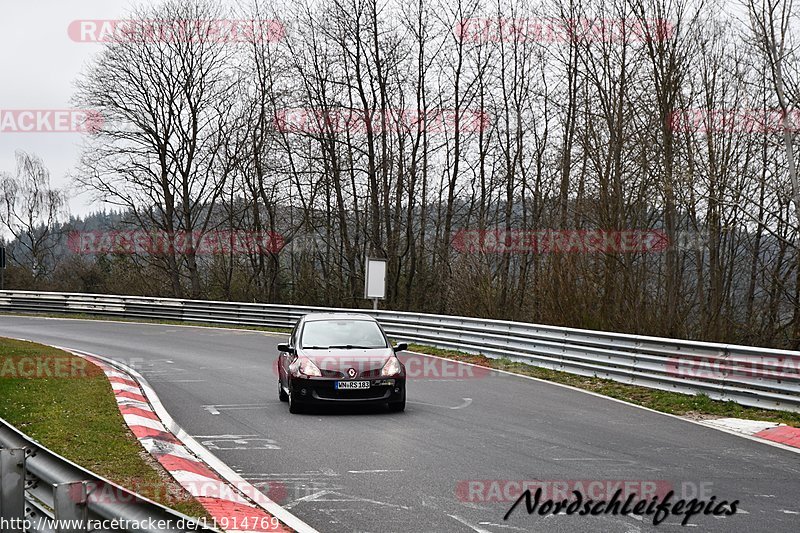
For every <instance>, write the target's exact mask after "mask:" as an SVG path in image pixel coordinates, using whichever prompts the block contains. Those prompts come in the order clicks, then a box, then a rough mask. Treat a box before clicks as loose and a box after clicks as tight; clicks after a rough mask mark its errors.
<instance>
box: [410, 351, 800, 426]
mask: <svg viewBox="0 0 800 533" xmlns="http://www.w3.org/2000/svg"><path fill="white" fill-rule="evenodd" d="M409 349H411V350H414V351H416V352H420V353H427V354H431V355H437V356H439V357H445V358H447V359H453V360H456V361H463V362H466V363H473V364H476V365H481V366H485V367H489V368H495V369H498V370H505V371H507V372H513V373H515V374H522V375H525V376H532V377H535V378H539V379H543V380H546V381H553V382H555V383H562V384H564V385H570V386H572V387H577V388H579V389H584V390H588V391H592V392H596V393H598V394H602V395H604V396H609V397H611V398H617V399H619V400H625V401H627V402H631V403H634V404H636V405H641V406H644V407H649V408H650V409H654V410H656V411H661V412H664V413H670V414H673V415H679V416H686V417H689V418H709V417H713V418H727V417H731V418H744V419H749V420H765V421H769V422H778V423H781V424H786V425H789V426H794V427H800V413H793V412H790V411H777V410H772V409H759V408H756V407H745V406H742V405H739V404H738V403H736V402H732V401H729V402H723V401H719V400H712V399H711V398H709V397H708V396H706V395H704V394H698V395H696V396H692V395H688V394H681V393H679V392H669V391H661V390H656V389H649V388H647V387H639V386H636V385H626V384H624V383H617V382H616V381H612V380H610V379H602V378H596V377H586V376H578V375H575V374H569V373H567V372H559V371H556V370H549V369H547V368H539V367H536V366H533V365H529V364H526V363H519V362H516V361H511V360H510V359H505V358H503V359H492V358H489V357H486V356H483V355H472V354H467V353H463V352H457V351H452V350H441V349H438V348H432V347H430V346H422V345H419V344H412V345H410V346H409Z"/></svg>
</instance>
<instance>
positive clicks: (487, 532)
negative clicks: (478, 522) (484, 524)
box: [447, 514, 492, 533]
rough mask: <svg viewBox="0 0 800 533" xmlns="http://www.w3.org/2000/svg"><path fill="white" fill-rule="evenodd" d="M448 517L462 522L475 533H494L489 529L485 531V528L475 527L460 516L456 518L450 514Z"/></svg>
mask: <svg viewBox="0 0 800 533" xmlns="http://www.w3.org/2000/svg"><path fill="white" fill-rule="evenodd" d="M447 516H449V517H450V518H452V519H453V520H456V521H458V522H461V523H462V524H463V525H465V526H467V527H468V528H470V529H471V530H472V531H475V532H476V533H492V532H491V531H489V530H488V529H483V528H480V527H478V526H474V525H472V524H470V523H469V522H467V521H466V520H464V519H463V518H461V517H458V516H456V515H454V514H449V515H447Z"/></svg>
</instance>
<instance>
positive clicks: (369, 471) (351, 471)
mask: <svg viewBox="0 0 800 533" xmlns="http://www.w3.org/2000/svg"><path fill="white" fill-rule="evenodd" d="M386 472H405V470H348V471H347V473H348V474H383V473H386Z"/></svg>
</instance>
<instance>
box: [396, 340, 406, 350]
mask: <svg viewBox="0 0 800 533" xmlns="http://www.w3.org/2000/svg"><path fill="white" fill-rule="evenodd" d="M406 350H408V343H407V342H400V343H398V344H397V345H395V347H394V351H395V352H404V351H406Z"/></svg>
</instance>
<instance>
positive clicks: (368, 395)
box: [315, 387, 391, 400]
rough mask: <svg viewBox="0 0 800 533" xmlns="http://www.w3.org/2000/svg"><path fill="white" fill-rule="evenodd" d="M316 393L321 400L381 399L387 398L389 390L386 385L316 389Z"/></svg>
mask: <svg viewBox="0 0 800 533" xmlns="http://www.w3.org/2000/svg"><path fill="white" fill-rule="evenodd" d="M315 392H316V394H317V395H318V396H319V397H320V398H322V399H323V400H381V399H383V398H388V397H389V394H390V392H391V390H390V389H388V388H386V387H372V388H369V389H354V390H338V389H332V388H331V389H317V390H316V391H315Z"/></svg>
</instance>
